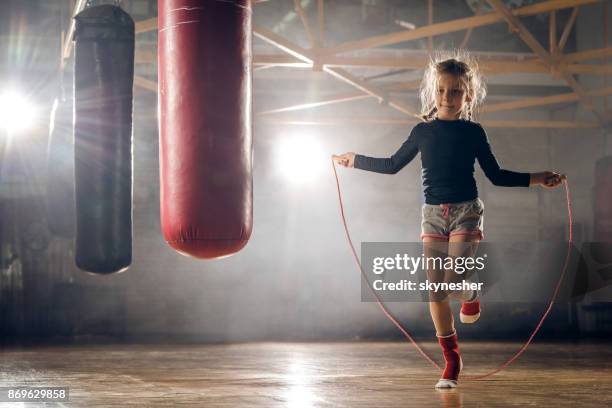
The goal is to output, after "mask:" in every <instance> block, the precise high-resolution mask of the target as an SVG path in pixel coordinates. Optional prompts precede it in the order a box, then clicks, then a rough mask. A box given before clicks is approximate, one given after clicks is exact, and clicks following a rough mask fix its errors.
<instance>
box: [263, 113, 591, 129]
mask: <svg viewBox="0 0 612 408" xmlns="http://www.w3.org/2000/svg"><path fill="white" fill-rule="evenodd" d="M256 121H258V122H260V123H265V124H272V125H298V126H305V125H314V126H350V125H356V126H357V125H358V126H362V125H391V126H405V125H415V124H417V123H419V120H417V119H416V118H415V119H402V118H397V119H396V118H376V117H374V118H354V117H350V118H318V119H314V120H313V119H307V118H295V117H293V118H291V117H286V118H278V117H273V116H265V117H259V118H257V119H256ZM480 123H481V124H482V125H483V126H486V127H487V128H521V129H525V128H540V129H542V128H544V129H597V128H599V124H598V123H597V122H571V121H552V120H483V121H481V122H480Z"/></svg>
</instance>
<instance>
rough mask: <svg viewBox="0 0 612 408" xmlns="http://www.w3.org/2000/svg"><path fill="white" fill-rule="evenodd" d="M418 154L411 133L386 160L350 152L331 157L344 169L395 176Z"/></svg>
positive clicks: (414, 137) (413, 136)
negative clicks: (352, 168)
mask: <svg viewBox="0 0 612 408" xmlns="http://www.w3.org/2000/svg"><path fill="white" fill-rule="evenodd" d="M418 152H419V148H418V144H417V143H416V136H415V134H414V133H411V134H410V136H409V137H408V139H407V140H406V141H405V142H404V143H403V144H402V145H401V146H400V148H399V149H398V150H397V151H396V152H395V153H394V154H393V155H392V156H391V157H388V158H378V157H369V156H364V155H361V154H355V153H352V152H350V153H344V154H342V155H339V156H333V158H334V161H336V163H338V164H341V165H343V166H345V167H354V168H356V169H361V170H367V171H373V172H376V173H384V174H395V173H397V172H398V171H400V170H401V169H402V168H404V166H406V165H407V164H408V163H410V162H411V161H412V159H414V157H415V156H416V155H417V153H418Z"/></svg>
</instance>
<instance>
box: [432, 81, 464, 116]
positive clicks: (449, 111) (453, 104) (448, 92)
mask: <svg viewBox="0 0 612 408" xmlns="http://www.w3.org/2000/svg"><path fill="white" fill-rule="evenodd" d="M469 101H470V99H469V96H468V95H467V94H466V92H465V91H464V90H463V88H462V86H461V82H460V81H459V78H457V77H456V76H455V75H452V74H440V75H438V89H437V90H436V108H437V109H438V119H442V120H457V119H459V116H460V115H461V111H462V110H463V109H464V108H465V105H466V102H469Z"/></svg>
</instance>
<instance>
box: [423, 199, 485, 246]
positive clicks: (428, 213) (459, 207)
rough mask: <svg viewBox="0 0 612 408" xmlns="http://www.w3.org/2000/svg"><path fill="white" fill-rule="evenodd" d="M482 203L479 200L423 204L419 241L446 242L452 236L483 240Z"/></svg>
mask: <svg viewBox="0 0 612 408" xmlns="http://www.w3.org/2000/svg"><path fill="white" fill-rule="evenodd" d="M483 213H484V203H483V202H482V200H481V199H480V198H476V199H474V200H471V201H463V202H460V203H452V204H440V205H432V204H423V208H422V216H423V220H422V222H421V239H423V238H425V237H434V238H442V239H446V240H448V239H449V238H450V237H452V236H454V235H476V236H478V237H479V239H480V240H482V239H483V238H484V230H483V226H484V217H483Z"/></svg>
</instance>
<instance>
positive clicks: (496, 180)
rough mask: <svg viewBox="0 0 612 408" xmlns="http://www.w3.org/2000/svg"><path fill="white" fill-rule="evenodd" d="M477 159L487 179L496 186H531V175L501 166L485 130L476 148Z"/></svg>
mask: <svg viewBox="0 0 612 408" xmlns="http://www.w3.org/2000/svg"><path fill="white" fill-rule="evenodd" d="M481 129H482V128H481ZM476 158H477V159H478V163H480V167H481V168H482V170H483V171H484V173H485V175H486V176H487V178H488V179H489V180H491V182H492V183H493V184H494V185H496V186H502V187H529V186H530V185H531V174H530V173H519V172H516V171H511V170H505V169H502V168H501V167H500V166H499V163H498V162H497V159H496V158H495V155H494V154H493V151H492V150H491V145H490V144H489V139H488V137H487V134H486V133H485V131H484V129H482V135H481V136H480V138H479V140H478V146H477V147H476Z"/></svg>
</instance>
